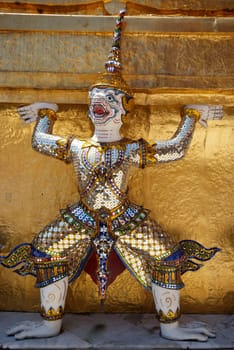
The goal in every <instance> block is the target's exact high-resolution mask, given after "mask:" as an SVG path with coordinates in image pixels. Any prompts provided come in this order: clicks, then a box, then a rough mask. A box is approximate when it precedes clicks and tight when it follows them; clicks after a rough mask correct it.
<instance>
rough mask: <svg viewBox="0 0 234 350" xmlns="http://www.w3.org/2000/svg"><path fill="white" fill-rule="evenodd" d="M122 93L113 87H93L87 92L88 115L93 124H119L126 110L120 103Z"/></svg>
mask: <svg viewBox="0 0 234 350" xmlns="http://www.w3.org/2000/svg"><path fill="white" fill-rule="evenodd" d="M123 96H124V93H123V92H121V91H119V90H116V89H113V88H93V89H92V90H91V91H90V92H89V98H90V105H89V117H90V118H91V120H92V122H93V123H94V125H103V126H104V125H107V124H109V123H112V124H113V123H114V125H116V126H121V124H122V118H121V117H122V115H125V114H126V111H125V109H124V107H123V104H122V97H123Z"/></svg>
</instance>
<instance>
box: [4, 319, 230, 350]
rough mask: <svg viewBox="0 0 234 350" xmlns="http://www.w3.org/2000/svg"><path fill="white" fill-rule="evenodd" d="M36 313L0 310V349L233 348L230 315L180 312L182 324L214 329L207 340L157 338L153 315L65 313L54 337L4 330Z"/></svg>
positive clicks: (163, 349) (157, 326)
mask: <svg viewBox="0 0 234 350" xmlns="http://www.w3.org/2000/svg"><path fill="white" fill-rule="evenodd" d="M40 319H41V318H40V316H39V315H38V314H35V313H21V312H0V348H1V349H34V350H37V349H60V350H61V349H70V350H71V349H72V350H78V349H98V350H112V349H113V350H119V349H121V350H124V349H127V350H136V349H147V350H149V349H160V350H166V349H234V316H233V315H183V316H182V318H181V323H183V324H184V325H185V326H186V324H188V323H190V324H191V322H192V325H193V327H197V326H199V325H201V323H202V324H204V323H206V324H207V325H208V327H209V328H211V329H213V330H215V331H216V332H217V337H216V338H215V339H210V340H209V341H208V342H196V341H171V340H166V339H163V338H161V337H160V335H159V323H158V321H156V319H155V315H153V314H102V313H100V314H83V315H81V314H66V315H65V317H64V323H63V325H64V326H63V332H62V333H61V334H60V335H59V336H57V337H54V338H48V339H27V340H18V341H17V340H15V339H14V337H8V336H6V334H5V331H6V330H7V329H8V328H10V327H12V326H13V325H15V324H16V323H20V322H22V321H25V320H32V321H39V320H40Z"/></svg>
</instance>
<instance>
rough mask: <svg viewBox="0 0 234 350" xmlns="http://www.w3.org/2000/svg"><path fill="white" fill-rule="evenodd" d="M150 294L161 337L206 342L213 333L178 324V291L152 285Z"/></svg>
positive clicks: (204, 328) (201, 328)
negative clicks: (151, 294) (152, 298)
mask: <svg viewBox="0 0 234 350" xmlns="http://www.w3.org/2000/svg"><path fill="white" fill-rule="evenodd" d="M152 293H153V297H154V302H155V307H156V311H157V314H158V318H159V321H160V329H161V336H162V337H163V338H167V339H171V340H198V341H207V340H208V338H214V337H215V333H213V332H210V331H209V330H208V329H207V328H206V327H198V328H191V327H190V328H189V327H182V326H180V324H179V321H178V319H179V317H180V290H177V289H168V288H163V287H160V286H158V285H157V284H155V283H152Z"/></svg>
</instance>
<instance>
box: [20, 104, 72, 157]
mask: <svg viewBox="0 0 234 350" xmlns="http://www.w3.org/2000/svg"><path fill="white" fill-rule="evenodd" d="M57 110H58V106H57V105H56V104H51V103H42V102H38V103H34V104H31V105H29V106H25V107H21V108H19V109H18V112H19V114H20V116H21V118H22V119H23V120H24V122H25V123H31V122H34V121H36V125H35V128H34V132H33V136H32V147H33V149H35V150H36V151H38V152H41V153H43V154H46V155H49V156H52V157H55V158H58V159H60V160H63V161H65V162H67V163H69V162H70V161H71V157H70V145H71V142H72V139H73V138H72V137H68V138H64V137H61V136H56V135H52V132H53V126H54V122H55V121H56V119H57V117H56V112H57Z"/></svg>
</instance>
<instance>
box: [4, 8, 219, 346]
mask: <svg viewBox="0 0 234 350" xmlns="http://www.w3.org/2000/svg"><path fill="white" fill-rule="evenodd" d="M123 16H124V11H121V12H120V16H119V17H118V19H117V21H116V28H115V32H114V38H113V44H112V48H111V52H110V54H109V56H108V60H107V62H106V63H105V69H106V72H105V73H104V74H102V75H101V76H100V78H99V80H98V81H97V82H96V83H95V84H93V86H91V88H90V91H89V98H90V104H89V118H90V119H91V121H92V122H93V124H94V128H95V130H94V134H93V137H92V138H91V139H87V140H81V139H77V138H76V137H73V136H71V137H68V138H64V137H60V136H56V135H54V134H53V126H54V123H55V121H56V112H57V109H58V107H57V105H54V104H49V103H34V104H32V105H29V106H26V107H22V108H19V114H20V116H21V117H22V119H23V120H24V121H25V122H26V123H30V122H33V121H36V126H35V129H34V133H33V137H32V147H33V148H34V149H35V150H36V151H38V152H41V153H43V154H46V155H49V156H51V157H55V158H58V159H60V160H62V161H64V162H66V163H72V164H73V166H74V169H75V173H76V176H77V182H78V189H79V193H80V200H79V202H78V203H75V204H73V205H71V206H69V207H67V208H66V209H64V210H61V214H60V217H59V218H57V219H56V220H55V221H53V222H51V223H50V224H49V225H47V226H46V227H45V228H44V229H42V230H41V231H40V232H39V233H38V234H37V235H36V236H35V238H34V240H33V242H32V243H31V244H28V243H23V244H20V245H18V246H17V247H15V248H14V249H13V250H12V251H11V253H10V254H9V255H8V256H4V257H1V264H2V265H3V266H5V267H9V268H15V267H16V266H19V268H18V269H17V270H16V272H18V273H19V274H21V275H27V274H32V275H34V276H36V280H37V282H36V286H37V287H38V288H40V296H41V316H42V317H43V320H42V321H41V323H39V324H33V323H31V322H28V323H27V322H26V323H22V324H19V325H17V326H15V327H14V328H12V329H11V330H9V332H8V334H9V335H14V336H15V338H16V339H23V338H33V337H38V338H39V337H51V336H55V335H57V334H59V332H60V330H61V326H62V317H63V314H64V306H65V299H66V292H67V286H68V283H69V282H72V281H74V280H75V279H76V278H77V277H78V276H79V275H80V273H81V271H82V270H83V269H84V268H85V267H87V266H88V265H87V264H89V262H90V260H92V259H93V257H95V258H96V261H97V263H96V271H95V276H96V281H97V284H98V286H99V293H100V297H101V299H102V300H104V298H105V294H106V290H107V286H108V283H110V281H112V280H113V275H112V266H113V263H117V261H118V262H119V263H120V261H121V263H122V265H123V266H125V267H126V268H127V269H128V270H129V271H130V273H131V274H132V275H133V276H134V277H135V278H136V279H137V280H138V281H139V283H140V284H141V285H142V286H143V287H146V288H148V289H150V290H152V293H153V298H154V301H155V307H156V311H157V315H158V318H159V321H160V328H161V335H162V337H165V338H169V339H176V340H188V339H190V340H200V341H206V340H207V339H208V337H214V336H215V335H214V333H213V332H210V331H208V329H206V328H204V327H202V328H183V327H181V326H180V323H179V321H178V320H179V317H180V289H181V288H183V286H184V284H183V282H182V279H181V275H182V274H183V273H185V272H186V271H195V270H197V269H199V268H200V266H201V265H200V264H199V263H198V262H195V261H193V260H192V259H194V260H199V261H206V260H209V259H210V258H212V257H213V256H214V254H215V253H216V252H217V251H218V250H219V249H218V248H210V249H207V248H205V247H203V246H202V245H201V244H200V243H198V242H196V241H192V240H183V241H180V242H175V241H174V240H173V239H172V238H171V237H170V235H169V234H168V233H167V232H165V231H164V230H163V229H162V228H161V227H160V226H159V224H158V223H157V222H156V221H155V220H154V219H152V218H151V216H150V214H149V211H148V210H146V209H144V208H143V207H141V206H139V205H137V204H135V203H132V202H131V201H130V200H129V199H128V196H127V179H128V172H129V169H130V168H131V167H132V166H134V167H140V168H145V167H147V166H155V167H156V166H157V164H158V163H166V162H172V161H176V160H179V159H181V158H182V157H183V156H184V154H185V152H186V150H187V148H188V146H189V144H190V141H191V138H192V135H193V132H194V129H195V125H196V122H200V123H201V124H203V125H204V124H206V120H207V119H218V118H221V117H222V107H220V106H205V105H195V106H194V105H189V106H185V107H184V109H183V113H182V117H181V122H180V124H179V127H178V129H177V131H176V133H175V134H174V136H173V137H172V138H171V139H170V140H167V141H155V142H154V143H152V144H151V143H149V142H147V141H146V140H144V139H140V140H136V141H135V140H131V139H126V138H122V137H121V135H120V127H121V125H122V123H123V119H124V118H125V117H126V116H127V114H128V113H129V112H130V111H131V109H132V107H133V95H132V93H131V91H130V89H129V87H128V86H127V84H126V82H125V81H124V79H123V78H122V75H121V62H120V34H121V29H122V23H123ZM168 301H170V302H168Z"/></svg>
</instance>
